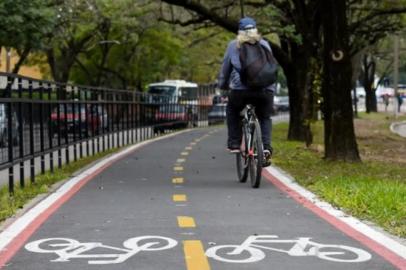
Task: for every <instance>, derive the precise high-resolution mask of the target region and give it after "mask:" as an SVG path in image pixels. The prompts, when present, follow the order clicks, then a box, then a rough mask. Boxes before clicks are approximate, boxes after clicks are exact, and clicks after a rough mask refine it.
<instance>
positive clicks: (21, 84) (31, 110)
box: [0, 73, 215, 193]
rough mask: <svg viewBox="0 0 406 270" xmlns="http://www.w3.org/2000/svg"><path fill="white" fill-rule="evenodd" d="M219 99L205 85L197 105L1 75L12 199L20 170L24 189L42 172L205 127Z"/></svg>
mask: <svg viewBox="0 0 406 270" xmlns="http://www.w3.org/2000/svg"><path fill="white" fill-rule="evenodd" d="M214 94H215V88H214V86H213V85H204V86H200V87H199V91H198V98H197V99H195V100H182V101H181V102H180V101H177V102H174V101H172V100H171V99H168V98H167V97H166V96H157V95H151V94H146V93H141V92H137V91H129V90H117V89H105V88H95V87H89V86H81V85H71V84H60V83H56V82H52V81H44V80H35V79H32V78H27V77H22V76H17V75H13V74H7V73H0V171H1V170H5V169H6V170H7V169H8V186H9V191H10V192H11V193H13V192H14V187H15V172H14V170H15V168H17V170H18V166H19V173H18V174H19V177H18V178H19V185H20V186H21V187H24V185H25V182H24V181H25V179H26V178H29V179H30V181H31V182H35V176H36V167H38V166H39V168H40V169H39V171H40V173H45V171H46V170H50V171H53V170H54V168H55V167H59V168H60V167H61V166H62V165H63V163H69V162H71V161H73V160H74V161H76V160H78V159H80V158H83V157H85V156H91V155H94V154H96V153H98V152H103V151H105V150H108V149H112V148H117V147H121V146H125V145H128V144H133V143H136V142H140V141H143V140H146V139H150V138H152V137H154V136H158V135H159V134H160V133H163V132H164V133H166V132H171V131H173V130H175V129H179V128H187V127H189V128H190V127H197V126H206V125H208V124H209V122H208V113H209V111H210V110H211V107H212V105H211V101H212V97H213V96H214ZM36 163H37V164H36ZM16 165H17V166H16ZM27 167H28V168H29V169H28V174H29V175H27V176H28V177H26V174H27V170H26V169H27Z"/></svg>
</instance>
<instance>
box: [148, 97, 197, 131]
mask: <svg viewBox="0 0 406 270" xmlns="http://www.w3.org/2000/svg"><path fill="white" fill-rule="evenodd" d="M192 118H193V114H192V113H191V112H188V110H187V109H186V106H184V105H179V104H166V105H161V106H160V107H159V109H158V110H157V111H156V112H155V124H156V125H155V126H154V133H159V132H163V131H164V130H166V129H177V128H185V127H187V126H188V124H189V122H190V121H192V120H193V119H192Z"/></svg>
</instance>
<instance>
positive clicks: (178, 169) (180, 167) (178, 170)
mask: <svg viewBox="0 0 406 270" xmlns="http://www.w3.org/2000/svg"><path fill="white" fill-rule="evenodd" d="M173 170H174V171H175V172H181V171H183V167H182V166H176V167H173Z"/></svg>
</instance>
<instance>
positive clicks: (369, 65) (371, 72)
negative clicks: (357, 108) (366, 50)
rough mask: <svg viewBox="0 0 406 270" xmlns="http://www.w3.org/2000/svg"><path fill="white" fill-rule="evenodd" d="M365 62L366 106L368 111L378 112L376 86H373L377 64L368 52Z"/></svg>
mask: <svg viewBox="0 0 406 270" xmlns="http://www.w3.org/2000/svg"><path fill="white" fill-rule="evenodd" d="M362 63H363V84H364V89H365V106H366V111H367V113H370V112H377V111H378V107H377V104H376V94H375V90H376V89H375V88H374V87H373V84H374V81H375V68H376V64H375V61H374V59H373V58H372V57H369V56H368V54H365V55H364V59H363V61H362Z"/></svg>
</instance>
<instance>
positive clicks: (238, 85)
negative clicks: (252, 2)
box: [218, 17, 275, 166]
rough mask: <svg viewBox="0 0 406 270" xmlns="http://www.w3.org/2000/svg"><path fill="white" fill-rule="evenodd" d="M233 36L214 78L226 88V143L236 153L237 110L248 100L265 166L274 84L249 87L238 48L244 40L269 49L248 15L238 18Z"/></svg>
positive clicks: (268, 158)
mask: <svg viewBox="0 0 406 270" xmlns="http://www.w3.org/2000/svg"><path fill="white" fill-rule="evenodd" d="M238 29H239V30H238V35H237V38H236V39H235V40H233V41H231V42H230V43H229V44H228V47H227V50H226V52H225V56H224V60H223V64H222V67H221V71H220V75H219V78H218V86H219V88H220V89H224V90H230V92H229V96H228V104H227V129H228V139H227V146H228V149H229V151H230V152H231V153H238V152H239V151H240V144H241V136H242V130H241V121H240V119H241V116H240V112H241V110H242V109H244V107H245V106H246V104H252V105H253V106H254V107H255V111H256V114H257V117H258V120H259V122H260V126H261V131H262V141H263V145H264V156H265V164H264V165H265V166H269V165H270V164H271V156H272V147H271V132H272V125H271V113H272V107H273V93H274V90H275V84H271V85H268V86H266V87H263V88H262V89H259V90H252V89H249V88H248V87H247V86H246V85H244V84H243V83H242V81H241V76H240V72H239V71H240V70H241V61H240V48H241V45H242V44H243V43H245V42H248V43H251V44H255V43H257V42H259V43H260V45H262V46H263V47H264V48H265V49H267V50H269V51H270V52H271V53H272V50H271V47H270V45H269V43H268V42H267V41H266V40H264V39H263V38H262V37H261V35H260V34H259V33H258V30H257V28H256V22H255V20H254V19H252V18H250V17H245V18H242V19H241V20H240V21H239V26H238Z"/></svg>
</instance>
